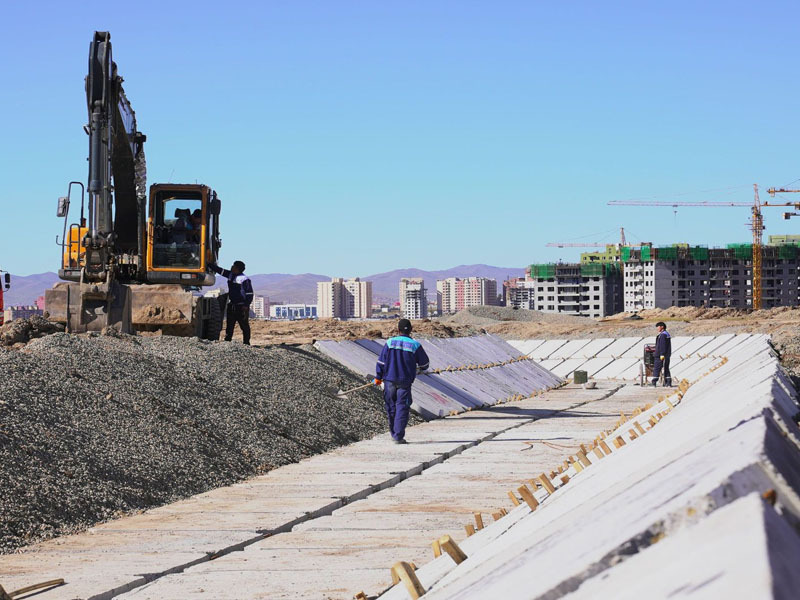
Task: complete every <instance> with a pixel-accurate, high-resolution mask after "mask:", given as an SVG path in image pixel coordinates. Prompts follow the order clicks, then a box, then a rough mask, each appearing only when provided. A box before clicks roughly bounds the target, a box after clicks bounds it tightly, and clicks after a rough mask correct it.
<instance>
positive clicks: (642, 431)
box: [633, 421, 644, 434]
mask: <svg viewBox="0 0 800 600" xmlns="http://www.w3.org/2000/svg"><path fill="white" fill-rule="evenodd" d="M633 426H634V427H636V431H638V432H639V434H643V433H644V427H642V426H641V425H639V421H634V422H633Z"/></svg>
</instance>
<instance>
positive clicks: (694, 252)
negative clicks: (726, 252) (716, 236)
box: [689, 246, 708, 260]
mask: <svg viewBox="0 0 800 600" xmlns="http://www.w3.org/2000/svg"><path fill="white" fill-rule="evenodd" d="M689 254H690V256H691V257H692V258H693V259H694V260H708V248H704V247H703V246H694V247H693V248H690V249H689Z"/></svg>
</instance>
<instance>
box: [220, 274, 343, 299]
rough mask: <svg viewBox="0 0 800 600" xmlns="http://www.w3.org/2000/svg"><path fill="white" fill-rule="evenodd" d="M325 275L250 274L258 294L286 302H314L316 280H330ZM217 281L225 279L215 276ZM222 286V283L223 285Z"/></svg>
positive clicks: (315, 297) (222, 281)
mask: <svg viewBox="0 0 800 600" xmlns="http://www.w3.org/2000/svg"><path fill="white" fill-rule="evenodd" d="M330 279H331V278H330V277H328V276H327V275H315V274H313V273H303V274H302V275H290V274H286V273H269V274H267V275H251V276H250V280H251V281H252V282H253V290H254V291H255V293H256V294H258V295H259V296H269V299H270V300H271V301H278V302H284V303H287V304H294V303H296V304H316V303H317V282H318V281H330ZM217 281H218V282H219V283H222V284H224V282H225V280H224V279H221V278H219V277H218V278H217ZM223 287H224V285H223Z"/></svg>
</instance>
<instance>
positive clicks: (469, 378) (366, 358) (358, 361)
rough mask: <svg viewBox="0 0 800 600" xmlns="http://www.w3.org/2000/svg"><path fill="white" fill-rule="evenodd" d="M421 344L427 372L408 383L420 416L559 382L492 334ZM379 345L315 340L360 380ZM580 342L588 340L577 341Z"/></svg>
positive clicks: (436, 414)
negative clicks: (411, 387)
mask: <svg viewBox="0 0 800 600" xmlns="http://www.w3.org/2000/svg"><path fill="white" fill-rule="evenodd" d="M422 342H423V345H424V348H425V351H426V353H427V354H428V357H429V358H430V361H431V362H430V370H429V371H428V372H427V373H424V374H421V375H420V376H419V377H417V379H416V381H415V382H414V386H413V398H414V402H413V404H412V408H413V409H414V410H415V411H416V412H417V413H418V414H420V415H422V416H423V417H424V418H426V419H432V418H438V417H442V416H445V415H449V414H451V413H453V412H462V411H464V410H469V409H473V408H478V407H481V406H486V405H492V404H496V403H497V402H501V401H503V400H507V399H509V398H513V397H515V396H518V395H522V396H528V395H530V394H532V393H534V392H538V391H542V390H545V389H548V388H552V387H555V386H559V385H562V384H563V383H564V380H563V379H562V378H561V377H559V376H557V375H555V374H553V373H551V372H549V371H548V370H547V369H545V368H543V367H542V366H540V365H538V364H536V363H535V362H534V361H531V360H519V359H520V351H519V350H517V349H516V348H514V347H513V346H511V345H510V344H508V343H507V342H505V341H504V340H502V339H500V338H498V337H496V336H492V335H481V336H474V337H468V338H449V339H448V338H431V339H425V340H422ZM384 343H385V341H384V340H355V341H342V342H334V341H329V340H324V341H318V342H316V346H317V348H319V350H320V351H321V352H323V353H324V354H327V355H328V356H330V357H332V358H334V359H335V360H337V361H339V362H341V363H342V364H343V365H345V366H346V367H348V368H350V369H351V370H353V371H356V372H357V373H362V374H364V377H365V379H366V378H368V377H372V376H374V373H375V362H376V361H377V360H378V356H379V354H380V351H381V349H382V347H383V344H384ZM586 343H588V340H585V341H583V342H582V343H581V344H580V345H581V346H583V345H586ZM577 346H578V345H576V347H577ZM439 370H441V371H440V372H436V371H439Z"/></svg>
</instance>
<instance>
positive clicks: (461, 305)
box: [436, 277, 497, 314]
mask: <svg viewBox="0 0 800 600" xmlns="http://www.w3.org/2000/svg"><path fill="white" fill-rule="evenodd" d="M486 304H489V305H496V304H497V281H495V280H494V279H488V278H486V277H466V278H463V279H462V278H460V277H449V278H447V279H439V280H438V281H437V282H436V308H437V310H438V311H439V314H446V313H456V312H458V311H460V310H463V309H465V308H467V307H468V306H482V305H486Z"/></svg>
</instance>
